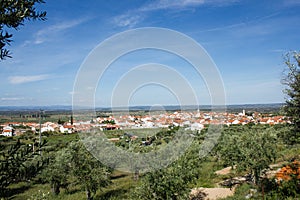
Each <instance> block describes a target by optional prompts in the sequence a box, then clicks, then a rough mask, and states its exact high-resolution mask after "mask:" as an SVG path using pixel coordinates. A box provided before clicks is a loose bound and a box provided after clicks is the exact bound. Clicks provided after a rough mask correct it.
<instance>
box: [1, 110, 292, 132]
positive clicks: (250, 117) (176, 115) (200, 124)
mask: <svg viewBox="0 0 300 200" xmlns="http://www.w3.org/2000/svg"><path fill="white" fill-rule="evenodd" d="M250 123H252V124H268V125H275V124H286V123H288V124H290V123H291V121H290V119H289V118H288V117H286V116H282V115H274V114H262V113H259V112H252V113H248V112H247V113H246V111H245V110H242V112H240V113H229V112H225V113H217V112H202V111H201V112H200V111H199V110H197V111H175V112H164V113H162V112H161V113H154V114H145V115H130V114H128V115H121V114H120V115H117V116H104V117H103V116H98V117H95V118H93V119H91V120H88V121H80V120H73V116H71V117H70V119H69V120H68V121H67V122H64V123H61V122H60V120H59V121H58V122H50V121H45V122H42V123H41V124H40V123H38V122H13V121H11V122H5V123H3V124H1V125H0V132H1V135H3V136H15V135H22V134H23V133H25V132H28V131H29V132H32V133H36V132H39V131H40V132H41V133H44V132H59V133H64V134H68V133H77V132H78V133H80V132H84V131H87V130H89V129H91V128H99V129H100V130H116V129H121V130H124V129H126V130H127V129H141V128H167V127H169V126H178V127H183V128H185V129H186V130H187V129H189V130H192V131H200V130H202V129H203V128H204V127H205V126H208V125H209V124H224V125H227V126H230V125H245V124H250Z"/></svg>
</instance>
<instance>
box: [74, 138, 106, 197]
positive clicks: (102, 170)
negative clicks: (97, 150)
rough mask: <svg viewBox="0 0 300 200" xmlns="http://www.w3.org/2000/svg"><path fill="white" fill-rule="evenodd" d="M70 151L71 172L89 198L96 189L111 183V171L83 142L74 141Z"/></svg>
mask: <svg viewBox="0 0 300 200" xmlns="http://www.w3.org/2000/svg"><path fill="white" fill-rule="evenodd" d="M68 151H69V152H70V154H71V158H70V165H69V167H70V168H71V173H72V175H73V176H74V177H75V178H76V180H77V184H79V185H81V186H82V188H83V189H84V190H85V192H86V197H87V200H92V199H93V196H94V195H95V193H96V191H97V190H98V189H100V188H101V187H105V186H107V185H108V184H109V183H110V176H109V174H110V172H109V170H108V168H107V167H105V166H104V165H102V164H101V163H100V162H99V161H98V160H97V159H96V158H95V157H93V155H91V154H90V153H89V152H88V151H87V149H86V148H85V146H84V145H83V144H82V143H81V142H72V143H71V144H70V145H69V147H68Z"/></svg>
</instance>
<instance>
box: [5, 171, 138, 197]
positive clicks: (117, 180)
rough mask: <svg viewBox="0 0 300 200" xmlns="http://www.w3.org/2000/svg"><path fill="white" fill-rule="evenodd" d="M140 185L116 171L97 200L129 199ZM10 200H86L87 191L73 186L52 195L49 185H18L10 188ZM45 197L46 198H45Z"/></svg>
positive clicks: (125, 174) (98, 194)
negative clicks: (132, 191) (130, 192)
mask: <svg viewBox="0 0 300 200" xmlns="http://www.w3.org/2000/svg"><path fill="white" fill-rule="evenodd" d="M137 184H138V181H134V180H133V179H132V175H131V174H129V173H124V172H119V171H114V173H113V174H112V183H111V184H110V185H109V186H108V187H106V188H102V190H100V189H99V190H98V191H97V193H96V195H95V199H99V200H102V199H103V200H104V199H128V198H129V196H128V195H129V191H130V190H131V189H132V188H134V187H135V186H136V185H137ZM9 189H10V190H9V191H10V195H9V196H10V199H14V200H24V199H30V200H31V199H34V200H36V199H49V200H74V199H76V200H77V199H86V196H85V191H83V190H82V189H81V188H80V187H78V186H71V187H69V188H68V191H66V190H65V189H61V192H60V194H59V195H53V194H52V193H51V187H50V185H49V184H34V183H25V182H22V183H18V184H14V185H12V186H11V187H10V188H9ZM43 196H44V198H43Z"/></svg>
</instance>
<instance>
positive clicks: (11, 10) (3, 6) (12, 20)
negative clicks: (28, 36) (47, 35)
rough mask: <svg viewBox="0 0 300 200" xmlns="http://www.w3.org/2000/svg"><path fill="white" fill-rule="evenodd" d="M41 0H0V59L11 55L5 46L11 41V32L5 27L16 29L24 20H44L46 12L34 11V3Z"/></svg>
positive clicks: (41, 1) (41, 0)
mask: <svg viewBox="0 0 300 200" xmlns="http://www.w3.org/2000/svg"><path fill="white" fill-rule="evenodd" d="M39 3H44V1H43V0H1V1H0V60H3V59H5V58H6V57H9V58H10V57H11V54H10V51H9V50H8V49H7V48H5V47H6V46H7V45H10V43H11V42H12V36H13V35H12V34H10V33H8V32H7V31H6V29H15V30H18V29H19V27H20V26H22V25H24V22H25V21H26V20H29V21H30V20H45V19H46V12H45V11H43V12H38V11H36V8H35V6H36V4H39Z"/></svg>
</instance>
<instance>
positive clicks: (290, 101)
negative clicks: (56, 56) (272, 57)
mask: <svg viewBox="0 0 300 200" xmlns="http://www.w3.org/2000/svg"><path fill="white" fill-rule="evenodd" d="M284 61H285V65H286V67H287V71H286V74H285V76H284V78H283V80H282V83H283V84H284V85H286V89H285V90H284V92H285V94H286V95H287V98H286V106H285V107H284V109H285V111H286V114H287V115H288V116H290V117H292V120H293V124H294V131H293V132H292V134H291V135H290V137H291V140H290V141H291V142H292V144H294V143H299V142H300V52H295V51H294V52H289V53H287V54H286V55H285V58H284Z"/></svg>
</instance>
